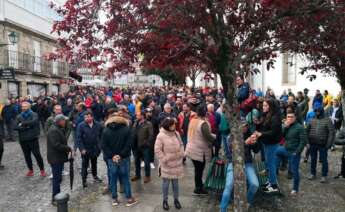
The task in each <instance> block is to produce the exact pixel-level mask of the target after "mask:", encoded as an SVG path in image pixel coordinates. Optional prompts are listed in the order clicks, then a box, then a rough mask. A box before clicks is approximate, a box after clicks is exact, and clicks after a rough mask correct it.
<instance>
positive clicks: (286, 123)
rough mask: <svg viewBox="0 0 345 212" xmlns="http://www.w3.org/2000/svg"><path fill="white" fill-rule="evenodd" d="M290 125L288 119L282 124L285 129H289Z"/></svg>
mask: <svg viewBox="0 0 345 212" xmlns="http://www.w3.org/2000/svg"><path fill="white" fill-rule="evenodd" d="M290 124H291V122H290V121H289V119H286V120H285V122H284V125H285V127H289V126H290Z"/></svg>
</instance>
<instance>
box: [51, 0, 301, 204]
mask: <svg viewBox="0 0 345 212" xmlns="http://www.w3.org/2000/svg"><path fill="white" fill-rule="evenodd" d="M271 2H272V1H269V0H261V1H260V0H169V1H164V0H102V1H101V0H92V1H91V0H67V2H66V3H65V4H64V5H63V6H62V7H57V6H54V7H55V8H56V10H57V12H58V13H59V14H60V15H61V16H62V17H63V19H62V20H61V21H58V22H56V23H55V24H54V28H53V32H56V33H58V34H59V35H61V37H60V39H59V40H58V41H59V44H60V46H61V48H60V49H58V51H57V52H56V53H55V54H51V55H50V58H55V57H65V58H67V59H68V60H69V61H70V62H75V61H84V62H85V65H86V66H88V67H94V68H95V69H96V70H99V69H101V68H102V64H103V63H106V61H108V60H111V61H112V64H113V66H112V67H109V69H108V71H109V72H115V71H118V72H129V71H133V67H132V66H131V64H133V63H136V62H140V64H141V66H142V67H144V68H147V69H159V70H164V68H165V67H172V68H173V70H176V71H185V70H187V69H189V68H190V67H192V66H193V65H196V66H199V67H204V68H205V70H207V71H210V72H211V73H214V74H218V75H219V76H220V78H221V82H222V86H223V90H224V92H225V96H226V101H227V107H226V111H227V112H226V114H227V117H228V119H229V121H230V123H231V137H232V138H231V139H232V141H233V165H234V180H235V184H234V205H235V209H236V211H243V210H245V209H246V180H245V176H244V171H243V167H244V148H243V138H242V132H241V128H240V116H239V109H238V108H239V107H238V102H237V98H236V89H237V88H236V85H235V78H236V75H244V74H247V73H249V72H251V70H250V65H251V64H260V63H261V61H263V60H270V62H269V63H268V66H272V64H273V62H272V60H273V58H274V57H275V53H274V52H275V51H277V50H278V49H279V44H278V43H276V42H275V40H274V39H273V34H274V32H275V30H276V28H277V26H279V25H280V24H281V20H282V18H283V17H286V16H292V15H295V13H296V11H293V10H289V9H279V7H277V8H278V9H276V8H275V7H274V6H272V3H271ZM277 2H280V1H277ZM281 2H283V4H282V5H285V4H284V2H286V0H285V1H283V0H281ZM278 6H281V5H280V4H279V5H278ZM142 55H143V58H142V59H141V60H140V61H139V58H140V57H142ZM268 68H269V67H268Z"/></svg>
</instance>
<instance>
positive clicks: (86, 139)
mask: <svg viewBox="0 0 345 212" xmlns="http://www.w3.org/2000/svg"><path fill="white" fill-rule="evenodd" d="M101 136H102V126H101V124H99V123H98V122H96V121H94V122H93V126H92V128H91V127H90V126H89V125H88V124H87V123H86V122H85V121H83V122H82V123H80V124H79V125H78V128H77V142H76V143H77V147H78V149H79V150H80V151H82V150H86V154H88V155H90V156H99V154H100V152H101V150H100V141H101Z"/></svg>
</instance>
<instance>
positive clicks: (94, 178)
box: [93, 176, 103, 183]
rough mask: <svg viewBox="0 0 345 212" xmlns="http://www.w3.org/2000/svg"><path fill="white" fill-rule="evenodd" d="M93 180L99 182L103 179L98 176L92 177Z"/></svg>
mask: <svg viewBox="0 0 345 212" xmlns="http://www.w3.org/2000/svg"><path fill="white" fill-rule="evenodd" d="M93 181H94V182H95V183H101V182H103V180H102V179H101V178H99V177H98V176H95V177H93Z"/></svg>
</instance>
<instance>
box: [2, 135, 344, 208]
mask: <svg viewBox="0 0 345 212" xmlns="http://www.w3.org/2000/svg"><path fill="white" fill-rule="evenodd" d="M40 144H41V153H42V156H43V158H44V161H45V165H46V168H47V172H48V174H50V168H49V166H48V164H47V163H46V141H45V139H44V137H42V138H41V141H40ZM329 155H330V156H329V160H330V176H334V175H335V174H337V173H338V172H339V165H340V164H339V158H340V155H341V153H340V150H337V151H336V152H330V154H329ZM3 164H4V165H5V166H6V169H5V170H3V171H0V211H1V212H38V211H42V212H46V211H47V212H50V211H56V208H54V207H52V206H51V205H50V200H51V182H50V180H49V179H48V178H41V177H40V176H39V172H38V167H37V165H36V163H35V162H34V167H35V176H34V177H32V178H27V177H24V175H25V173H26V171H27V170H26V166H25V162H24V157H23V154H22V151H21V149H20V147H19V144H18V143H17V142H11V143H5V153H4V157H3ZM80 164H81V163H80V159H79V158H78V159H77V161H76V162H75V170H76V171H75V172H76V173H75V186H74V189H73V191H70V189H69V177H68V176H65V177H64V181H63V186H62V191H63V192H68V193H70V194H71V200H70V202H69V207H70V211H72V212H96V211H97V212H98V211H100V212H108V211H109V212H110V211H121V212H127V211H133V212H159V211H163V210H162V208H161V204H162V194H161V179H159V178H158V177H157V170H153V172H152V178H153V179H152V182H151V183H149V184H147V185H144V184H143V183H142V182H137V183H133V184H132V189H133V193H134V196H135V197H137V198H138V199H139V203H138V204H137V205H135V206H133V207H131V208H126V207H124V206H123V205H124V204H120V206H118V207H112V206H111V198H110V196H108V195H102V188H103V185H102V184H96V183H93V182H92V180H91V177H90V178H89V187H88V188H87V189H82V188H81V178H80V175H79V171H80V170H79V169H78V168H79V167H80ZM98 165H99V167H98V171H99V176H100V177H101V178H103V179H106V177H105V176H106V170H105V165H104V162H103V160H102V157H99V162H98ZM308 167H309V164H305V163H303V162H302V163H301V170H302V171H301V188H300V190H301V191H300V195H299V196H298V197H294V198H293V197H290V196H289V195H288V193H289V191H290V187H291V181H289V180H287V179H286V172H282V173H281V174H280V176H279V182H280V185H281V187H282V190H283V192H284V194H285V196H284V197H272V196H263V195H261V194H258V195H257V197H256V200H255V203H254V208H253V209H252V210H251V211H286V212H295V211H296V212H298V211H320V212H321V211H322V212H323V211H332V212H333V211H339V212H341V211H345V179H337V180H334V179H332V178H331V177H330V178H329V182H328V183H327V184H321V183H320V182H319V180H320V176H319V175H318V178H317V179H316V180H314V181H308V180H307V169H308ZM132 168H133V166H132ZM319 168H320V167H318V170H320V169H319ZM65 169H66V170H68V165H67V164H66V165H65ZM319 173H320V171H319ZM193 179H194V174H193V166H192V164H191V163H190V162H188V163H187V165H186V167H185V177H184V178H183V179H182V180H181V181H180V201H181V204H182V206H183V209H182V210H181V211H185V212H187V211H188V212H191V211H196V212H209V211H212V212H215V211H218V210H219V209H218V204H219V196H217V195H210V196H208V197H202V198H200V197H194V196H192V191H193V187H194V180H193ZM121 200H122V202H123V201H124V199H123V198H120V201H121ZM169 201H170V206H173V204H172V203H173V202H172V197H171V198H170V199H169ZM170 211H176V210H175V209H174V208H173V207H171V209H170ZM229 211H231V209H230V210H229Z"/></svg>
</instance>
